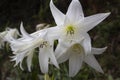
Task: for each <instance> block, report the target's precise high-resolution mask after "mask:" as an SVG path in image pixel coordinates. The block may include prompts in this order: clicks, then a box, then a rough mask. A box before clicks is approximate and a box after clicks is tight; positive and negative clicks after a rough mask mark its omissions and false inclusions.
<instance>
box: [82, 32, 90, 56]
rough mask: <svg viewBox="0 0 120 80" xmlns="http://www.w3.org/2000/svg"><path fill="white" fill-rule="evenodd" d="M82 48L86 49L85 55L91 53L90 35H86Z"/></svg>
mask: <svg viewBox="0 0 120 80" xmlns="http://www.w3.org/2000/svg"><path fill="white" fill-rule="evenodd" d="M80 44H81V43H80ZM82 46H83V48H84V51H85V54H90V53H91V39H90V36H89V34H88V33H86V34H84V40H82Z"/></svg>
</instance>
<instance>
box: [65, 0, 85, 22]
mask: <svg viewBox="0 0 120 80" xmlns="http://www.w3.org/2000/svg"><path fill="white" fill-rule="evenodd" d="M66 16H68V17H69V19H70V20H71V21H72V22H78V21H79V20H81V19H83V18H84V14H83V10H82V6H81V4H80V2H79V1H78V0H72V2H71V4H70V6H69V7H68V11H67V13H66Z"/></svg>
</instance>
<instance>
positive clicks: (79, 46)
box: [71, 43, 84, 54]
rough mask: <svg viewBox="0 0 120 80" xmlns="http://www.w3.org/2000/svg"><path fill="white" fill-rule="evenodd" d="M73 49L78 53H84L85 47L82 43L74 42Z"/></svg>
mask: <svg viewBox="0 0 120 80" xmlns="http://www.w3.org/2000/svg"><path fill="white" fill-rule="evenodd" d="M71 48H72V50H73V51H74V52H76V53H79V54H81V53H83V52H84V49H83V47H82V46H81V45H80V44H78V43H77V44H74V45H73V46H72V47H71Z"/></svg>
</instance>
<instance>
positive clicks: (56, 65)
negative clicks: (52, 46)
mask: <svg viewBox="0 0 120 80" xmlns="http://www.w3.org/2000/svg"><path fill="white" fill-rule="evenodd" d="M48 55H49V57H50V61H51V62H52V63H53V64H54V65H55V67H57V68H59V66H58V63H57V60H56V58H55V55H54V54H53V52H48Z"/></svg>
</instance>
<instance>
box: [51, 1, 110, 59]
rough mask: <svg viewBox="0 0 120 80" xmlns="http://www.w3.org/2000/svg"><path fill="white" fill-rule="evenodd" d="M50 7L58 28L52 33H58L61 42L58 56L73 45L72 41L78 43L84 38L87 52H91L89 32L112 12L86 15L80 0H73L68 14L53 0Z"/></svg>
mask: <svg viewBox="0 0 120 80" xmlns="http://www.w3.org/2000/svg"><path fill="white" fill-rule="evenodd" d="M50 9H51V12H52V15H53V17H54V20H55V22H56V24H57V27H56V29H55V28H54V30H53V31H51V34H53V33H54V34H55V33H56V34H57V35H58V36H59V44H58V46H57V48H56V51H55V55H56V57H57V58H58V57H59V56H60V55H62V53H63V52H65V50H66V49H67V48H68V47H70V46H71V45H72V43H71V42H74V43H77V42H79V41H81V40H82V39H83V38H84V39H85V42H86V43H85V44H84V46H85V49H86V50H85V51H86V54H89V52H90V51H91V40H90V39H89V35H88V34H87V32H88V31H89V30H91V29H92V28H94V27H95V26H96V25H97V24H99V23H100V22H101V21H103V20H104V19H105V18H106V17H107V16H108V15H109V14H110V13H99V14H95V15H92V16H88V17H84V14H83V10H82V7H81V4H80V2H79V1H78V0H72V2H71V3H70V5H69V7H68V11H67V13H66V15H65V14H63V13H62V12H61V11H59V10H58V9H57V8H56V7H55V5H54V4H53V1H52V0H51V2H50ZM67 44H68V45H67ZM64 45H66V46H64Z"/></svg>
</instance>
